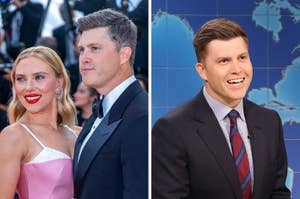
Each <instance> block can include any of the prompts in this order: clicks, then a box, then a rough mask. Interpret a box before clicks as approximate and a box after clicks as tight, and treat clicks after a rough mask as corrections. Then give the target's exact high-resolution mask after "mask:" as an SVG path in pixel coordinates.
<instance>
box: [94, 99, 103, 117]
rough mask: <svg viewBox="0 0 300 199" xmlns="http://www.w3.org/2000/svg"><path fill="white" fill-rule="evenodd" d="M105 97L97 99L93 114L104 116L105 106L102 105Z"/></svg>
mask: <svg viewBox="0 0 300 199" xmlns="http://www.w3.org/2000/svg"><path fill="white" fill-rule="evenodd" d="M102 102H103V97H102V98H101V99H99V100H95V101H94V103H93V115H94V116H95V117H99V118H102V117H103V107H102Z"/></svg>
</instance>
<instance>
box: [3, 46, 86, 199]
mask: <svg viewBox="0 0 300 199" xmlns="http://www.w3.org/2000/svg"><path fill="white" fill-rule="evenodd" d="M11 80H12V85H13V99H12V101H11V103H10V104H9V107H8V117H9V122H10V126H8V127H6V128H5V129H3V131H2V132H1V133H0V165H1V169H0V179H1V181H0V193H1V194H0V198H1V199H2V198H3V199H4V198H5V199H7V198H13V196H14V193H15V191H16V190H17V192H18V194H19V196H20V198H21V199H29V198H30V199H37V198H38V199H44V198H45V199H46V198H50V197H51V198H55V199H66V198H72V196H73V183H72V160H71V158H72V157H73V148H74V143H75V139H76V132H79V130H80V129H79V128H78V127H76V126H75V106H74V104H73V102H72V100H71V98H70V96H69V90H70V80H69V77H68V75H67V72H66V70H65V67H64V65H63V63H62V61H61V60H60V58H59V57H58V55H57V54H56V53H55V52H54V51H53V50H51V49H50V48H47V47H41V46H38V47H32V48H28V49H25V50H24V51H23V52H21V54H20V55H19V56H18V57H17V59H16V61H15V63H14V66H13V68H12V72H11Z"/></svg>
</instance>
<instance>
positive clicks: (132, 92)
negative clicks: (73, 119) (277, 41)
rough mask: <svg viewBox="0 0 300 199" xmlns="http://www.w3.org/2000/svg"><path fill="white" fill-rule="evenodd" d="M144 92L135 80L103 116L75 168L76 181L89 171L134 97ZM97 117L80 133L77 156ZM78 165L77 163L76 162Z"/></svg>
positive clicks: (76, 148) (76, 149) (76, 150)
mask: <svg viewBox="0 0 300 199" xmlns="http://www.w3.org/2000/svg"><path fill="white" fill-rule="evenodd" d="M140 92H142V88H141V87H140V85H139V83H138V82H137V81H135V82H134V83H132V84H131V85H130V86H129V87H128V88H127V89H126V90H125V91H124V92H123V93H122V94H121V95H120V97H119V98H118V99H117V100H116V102H115V103H114V104H113V106H112V107H111V109H110V111H109V113H108V114H107V115H106V116H105V117H104V118H103V120H102V121H101V123H100V125H99V126H98V127H97V129H96V130H95V132H94V133H93V135H92V136H91V137H90V139H89V141H88V142H87V143H86V145H85V147H84V149H83V150H82V153H81V156H80V161H79V162H78V165H77V167H76V168H75V169H74V176H75V182H78V181H79V179H82V178H83V177H84V175H85V173H86V172H87V170H88V168H89V165H90V164H91V163H92V161H93V159H94V158H95V156H96V154H97V153H98V152H99V151H100V150H101V148H102V147H103V145H104V144H105V142H106V141H107V140H108V139H109V137H110V136H111V135H112V134H113V133H114V131H115V130H116V128H117V127H118V125H119V124H120V123H121V121H122V117H123V114H124V112H125V110H126V108H127V106H128V104H129V103H130V102H131V101H132V99H133V98H134V97H135V96H136V95H137V94H138V93H140ZM94 121H95V118H93V119H91V120H89V121H88V122H89V123H88V122H87V124H86V125H85V127H84V129H83V130H82V132H81V133H80V136H79V137H78V139H77V141H76V147H75V157H76V159H77V158H78V152H79V149H80V147H81V143H82V141H83V140H84V138H85V137H86V135H87V134H88V132H89V131H90V129H91V127H92V125H93V123H94ZM75 166H76V163H75Z"/></svg>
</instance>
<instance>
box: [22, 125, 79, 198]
mask: <svg viewBox="0 0 300 199" xmlns="http://www.w3.org/2000/svg"><path fill="white" fill-rule="evenodd" d="M21 125H22V127H23V128H24V129H26V131H27V132H28V133H29V134H30V135H31V136H32V137H33V138H34V139H35V140H36V141H37V142H38V143H39V144H40V145H41V146H42V150H41V151H40V153H39V154H38V155H37V156H36V157H35V158H34V159H33V160H32V161H30V162H27V163H25V164H23V165H22V166H21V172H20V177H19V182H18V185H17V193H18V194H19V198H20V199H71V198H73V174H72V159H71V157H69V156H68V155H67V154H65V153H63V152H61V151H58V150H55V149H52V148H49V147H47V146H45V145H44V144H43V143H42V142H41V141H40V140H39V139H38V138H37V137H36V136H35V134H34V133H33V132H32V131H31V130H30V129H29V128H28V127H27V126H26V125H25V124H21ZM65 127H66V128H68V129H70V128H69V127H67V126H65ZM71 131H72V132H73V133H74V135H75V136H76V137H77V135H76V133H75V132H74V131H73V130H71Z"/></svg>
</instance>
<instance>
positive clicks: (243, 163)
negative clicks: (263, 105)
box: [228, 110, 251, 199]
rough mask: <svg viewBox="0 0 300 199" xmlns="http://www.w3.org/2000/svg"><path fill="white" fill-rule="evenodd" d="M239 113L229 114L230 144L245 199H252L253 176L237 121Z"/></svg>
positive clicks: (232, 112) (233, 111)
mask: <svg viewBox="0 0 300 199" xmlns="http://www.w3.org/2000/svg"><path fill="white" fill-rule="evenodd" d="M238 116H239V113H238V112H237V111H235V110H232V111H230V113H229V114H228V117H229V120H230V143H231V148H232V153H233V157H234V159H235V165H236V167H237V170H238V174H239V179H240V183H241V188H242V192H243V199H250V198H251V175H250V168H249V160H248V156H247V152H246V148H245V145H244V143H243V140H242V138H241V135H240V133H239V130H238V128H237V122H236V119H237V117H238Z"/></svg>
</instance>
